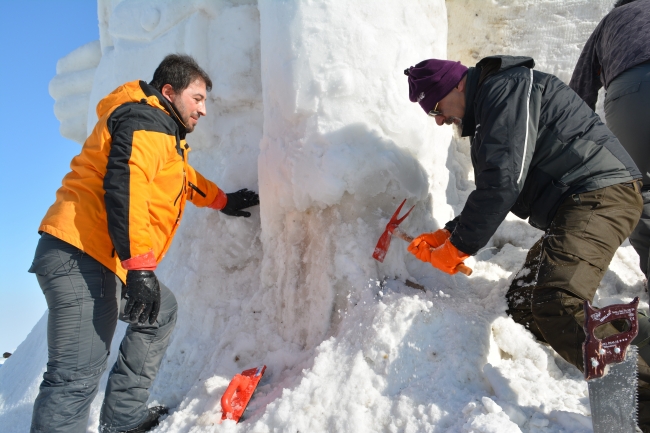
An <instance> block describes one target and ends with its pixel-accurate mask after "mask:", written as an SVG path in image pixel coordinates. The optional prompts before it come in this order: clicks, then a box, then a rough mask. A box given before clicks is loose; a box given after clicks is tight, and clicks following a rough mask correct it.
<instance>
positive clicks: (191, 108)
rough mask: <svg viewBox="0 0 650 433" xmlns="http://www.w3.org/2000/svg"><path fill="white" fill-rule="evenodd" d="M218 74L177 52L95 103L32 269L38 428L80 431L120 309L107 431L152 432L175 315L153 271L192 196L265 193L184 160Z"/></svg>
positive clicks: (232, 202)
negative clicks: (152, 394) (36, 303)
mask: <svg viewBox="0 0 650 433" xmlns="http://www.w3.org/2000/svg"><path fill="white" fill-rule="evenodd" d="M211 87H212V81H211V80H210V77H209V76H208V74H207V73H205V71H203V70H202V69H201V68H200V67H199V65H198V64H197V63H196V61H195V60H194V59H193V58H191V57H190V56H185V55H176V54H172V55H169V56H167V57H165V59H164V60H163V61H162V63H160V65H159V66H158V68H157V69H156V71H155V72H154V75H153V80H152V81H151V83H149V84H147V83H146V82H144V81H132V82H129V83H126V84H123V85H122V86H120V87H118V88H117V89H115V90H114V91H113V92H112V93H110V94H109V95H107V96H106V97H105V98H104V99H102V100H101V101H100V102H99V104H98V105H97V116H98V118H99V121H98V122H97V124H96V125H95V128H94V130H93V132H92V133H91V134H90V136H89V137H88V139H87V140H86V142H85V143H84V145H83V147H82V149H81V152H80V153H79V155H77V156H75V157H74V158H73V159H72V162H71V169H72V170H71V171H70V172H69V173H68V174H67V175H66V176H65V177H64V178H63V181H62V186H61V187H60V188H59V190H58V191H57V193H56V201H55V203H54V204H53V205H52V206H51V207H50V208H49V210H48V211H47V213H46V215H45V217H44V218H43V221H42V222H41V225H40V227H39V229H38V230H39V233H41V239H40V240H39V243H38V246H37V247H36V253H35V257H34V261H33V263H32V266H31V268H30V269H29V272H32V273H35V274H36V277H37V279H38V283H39V285H40V286H41V289H42V290H43V293H44V295H45V299H46V301H47V305H48V309H49V317H48V324H47V343H48V362H47V371H46V372H45V373H44V374H43V382H42V383H41V386H40V389H39V394H38V397H37V398H36V401H35V403H34V410H33V415H32V425H31V431H32V432H48V433H54V432H60V433H64V432H65V433H73V432H85V431H86V429H87V424H88V415H89V411H90V405H91V403H92V400H93V398H94V397H95V394H96V393H97V390H98V387H99V380H100V378H101V376H102V373H103V372H104V370H105V369H106V366H107V365H106V364H107V359H108V355H109V349H110V345H111V340H112V338H113V334H114V332H115V326H116V324H117V320H118V317H119V319H121V320H123V321H126V322H128V323H129V326H128V328H127V331H126V335H125V336H124V339H123V340H122V344H121V345H120V351H119V354H118V357H117V361H116V363H115V365H114V366H113V368H112V370H111V372H110V375H109V377H108V383H107V385H106V395H105V397H104V402H103V405H102V409H101V415H100V431H102V432H111V433H112V432H131V433H134V432H145V431H148V430H150V429H151V428H153V427H154V426H156V425H157V424H158V419H159V417H160V416H161V415H163V414H165V413H166V412H167V409H166V408H165V407H162V406H157V407H153V408H148V407H147V399H148V398H149V391H148V389H149V387H150V386H151V384H152V383H153V380H154V379H155V377H156V374H157V372H158V369H159V367H160V363H161V361H162V358H163V355H164V354H165V350H166V348H167V345H168V342H169V338H170V335H171V333H172V330H173V328H174V325H175V323H176V313H177V303H176V298H175V297H174V295H173V293H172V292H171V291H170V290H169V289H168V288H167V287H166V286H165V285H164V284H162V283H161V282H159V281H158V279H157V278H156V275H155V273H154V270H155V269H156V266H157V265H158V263H160V261H161V260H162V259H163V257H164V256H165V253H166V252H167V250H168V249H169V246H170V244H171V242H172V239H173V238H174V234H175V233H176V230H177V229H178V225H179V224H180V221H181V219H182V217H183V213H184V210H185V206H186V203H187V201H188V200H189V201H191V202H192V203H193V204H194V205H196V206H199V207H209V208H212V209H216V210H221V212H223V213H225V214H227V215H233V216H243V217H248V216H250V213H248V212H246V211H243V210H242V209H245V208H247V207H250V206H254V205H257V204H259V199H258V196H257V194H256V193H255V192H252V191H248V190H246V189H243V190H240V191H237V192H235V193H231V194H225V193H224V192H223V191H222V190H221V189H219V188H218V187H217V186H216V185H215V184H214V183H213V182H211V181H209V180H207V179H205V178H204V177H203V176H202V175H201V174H200V173H199V172H197V171H196V170H194V169H193V168H192V166H190V165H189V163H188V154H189V151H190V148H189V146H188V145H187V143H186V141H185V135H186V134H188V133H190V132H192V131H193V130H194V127H195V126H196V124H197V122H198V120H199V118H200V117H201V116H205V114H206V96H207V92H208V91H210V89H211Z"/></svg>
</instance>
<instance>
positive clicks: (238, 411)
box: [221, 365, 266, 422]
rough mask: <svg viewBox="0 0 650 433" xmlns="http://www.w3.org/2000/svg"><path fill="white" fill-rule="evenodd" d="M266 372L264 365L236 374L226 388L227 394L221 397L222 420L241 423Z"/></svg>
mask: <svg viewBox="0 0 650 433" xmlns="http://www.w3.org/2000/svg"><path fill="white" fill-rule="evenodd" d="M265 370H266V365H263V366H261V367H257V368H251V369H249V370H244V371H242V373H241V374H236V375H235V377H233V378H232V380H231V381H230V385H228V388H226V392H224V393H223V396H222V397H221V410H222V411H223V415H221V419H222V420H225V419H231V420H233V421H235V422H239V419H240V418H241V416H242V415H243V414H244V411H245V410H246V406H248V402H249V401H250V400H251V397H253V393H254V392H255V388H257V384H258V383H259V382H260V379H262V376H263V375H264V371H265Z"/></svg>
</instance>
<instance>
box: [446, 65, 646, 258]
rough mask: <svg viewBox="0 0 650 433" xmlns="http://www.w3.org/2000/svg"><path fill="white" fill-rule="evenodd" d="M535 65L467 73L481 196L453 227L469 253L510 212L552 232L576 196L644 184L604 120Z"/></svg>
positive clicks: (468, 131)
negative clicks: (552, 225) (566, 203)
mask: <svg viewBox="0 0 650 433" xmlns="http://www.w3.org/2000/svg"><path fill="white" fill-rule="evenodd" d="M534 65H535V62H534V60H533V59H532V58H530V57H510V56H492V57H487V58H485V59H483V60H481V61H480V62H479V63H478V64H477V65H476V67H475V68H470V69H469V71H468V74H467V84H466V88H465V98H466V100H465V103H466V111H465V116H464V117H463V136H470V137H471V157H472V164H473V166H474V179H475V183H476V190H475V191H473V192H472V193H471V194H470V195H469V197H468V199H467V203H466V204H465V207H464V208H463V211H462V212H461V214H460V215H459V216H458V217H456V218H455V219H454V220H453V221H450V222H449V223H447V226H446V228H447V229H448V230H450V231H451V232H452V236H451V239H450V240H451V243H452V244H454V246H456V248H458V249H459V250H460V251H462V252H464V253H467V254H475V253H476V252H477V251H478V250H479V249H480V248H482V247H483V246H485V244H487V242H488V241H489V239H490V238H491V237H492V235H493V234H494V232H495V231H496V229H497V227H499V225H500V224H501V222H502V221H503V220H504V219H505V217H506V215H507V214H508V212H512V213H514V214H515V215H517V216H518V217H520V218H523V219H526V218H528V222H529V223H530V224H531V225H532V226H533V227H537V228H539V229H542V230H545V229H546V228H548V226H549V225H550V223H551V221H552V219H553V216H554V215H555V212H556V210H557V208H558V207H559V205H560V204H561V202H562V201H563V200H564V199H565V198H566V197H568V196H569V195H571V194H576V193H581V192H586V191H593V190H596V189H600V188H604V187H606V186H610V185H615V184H618V183H622V182H627V181H631V180H634V179H639V178H641V173H640V172H639V170H638V169H637V168H636V166H635V165H634V162H633V161H632V159H631V158H630V156H629V155H628V154H627V152H626V151H625V149H623V147H622V146H621V144H620V143H619V141H618V140H617V139H616V137H615V136H614V135H613V134H612V133H611V132H610V131H609V129H608V128H607V127H606V126H605V125H604V124H603V123H602V122H601V121H600V118H599V117H598V115H597V114H596V113H594V112H593V110H591V109H590V108H589V107H588V106H587V104H585V102H583V101H582V99H580V97H578V95H576V93H575V92H574V91H573V90H571V89H570V88H569V87H568V86H567V85H566V84H564V83H563V82H562V81H561V80H560V79H558V78H557V77H555V76H554V75H551V74H545V73H543V72H539V71H533V69H532V68H533V66H534Z"/></svg>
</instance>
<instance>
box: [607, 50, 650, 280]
mask: <svg viewBox="0 0 650 433" xmlns="http://www.w3.org/2000/svg"><path fill="white" fill-rule="evenodd" d="M649 107H650V62H645V63H643V64H641V65H637V66H635V67H633V68H630V69H628V70H627V71H625V72H623V73H622V74H621V75H619V76H618V77H616V78H615V79H614V80H613V81H612V82H611V83H610V85H609V87H608V88H607V98H606V99H605V119H606V121H607V126H608V127H609V129H611V130H612V132H613V133H614V135H616V137H617V138H618V139H619V141H620V142H621V144H622V145H623V147H624V148H625V150H627V153H629V154H630V156H631V157H632V159H633V160H634V163H635V164H636V165H637V166H638V167H639V170H640V171H641V173H642V174H643V184H644V188H643V189H644V191H643V192H644V193H643V202H644V207H643V214H642V215H641V219H640V220H639V224H638V225H637V226H636V228H635V229H634V231H633V232H632V234H631V235H630V243H631V244H632V246H633V247H634V249H635V250H636V252H637V253H638V254H639V257H640V258H641V260H640V267H641V271H642V272H643V273H644V274H645V276H646V278H648V271H650V265H649V262H648V260H649V259H650V108H649Z"/></svg>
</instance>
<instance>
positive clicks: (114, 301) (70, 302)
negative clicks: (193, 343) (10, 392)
mask: <svg viewBox="0 0 650 433" xmlns="http://www.w3.org/2000/svg"><path fill="white" fill-rule="evenodd" d="M30 272H33V273H35V274H36V276H37V279H38V282H39V285H40V286H41V289H42V290H43V293H44V294H45V299H46V301H47V304H48V309H49V316H48V330H47V340H48V363H47V371H46V372H45V374H44V375H43V382H42V383H41V387H40V390H39V394H38V397H37V398H36V401H35V403H34V411H33V414H32V427H31V431H32V433H36V432H48V433H49V432H53V433H59V432H61V433H63V432H66V433H77V432H79V433H81V432H85V431H86V429H87V425H88V415H89V412H90V405H91V403H92V401H93V398H94V397H95V395H96V393H97V390H98V385H99V380H100V378H101V376H102V373H103V372H104V371H105V370H106V361H107V359H108V354H109V350H110V345H111V340H112V339H113V334H114V332H115V326H116V324H117V319H118V313H119V311H123V308H124V302H123V301H122V302H118V299H120V298H121V297H120V292H121V282H120V281H119V279H118V278H117V277H116V276H115V274H114V273H113V272H111V271H110V270H108V269H107V268H105V267H104V266H103V265H101V264H100V263H99V262H97V261H96V260H95V259H93V258H92V257H90V256H88V255H87V254H84V253H83V252H82V251H80V250H78V249H77V248H75V247H73V246H71V245H69V244H67V243H66V242H63V241H61V240H59V239H57V238H55V237H52V236H50V235H48V234H43V236H42V237H41V240H40V241H39V243H38V246H37V248H36V254H35V258H34V262H33V263H32V267H31V268H30ZM160 288H161V309H160V314H159V315H158V319H157V321H156V322H155V323H154V324H153V325H150V326H149V325H148V326H134V325H130V326H129V328H128V329H127V332H126V335H125V337H124V340H123V341H122V345H121V346H120V354H119V357H118V360H117V362H116V364H115V367H114V368H113V370H112V371H111V375H110V378H109V381H108V385H107V389H106V396H105V399H104V406H103V407H102V415H101V420H100V421H101V422H102V423H103V424H105V425H106V426H107V428H108V431H121V430H127V429H129V428H131V427H134V426H136V425H138V424H139V423H140V422H141V421H142V420H143V419H144V418H145V417H146V415H147V406H146V403H147V399H148V398H149V393H148V391H147V388H148V387H149V386H150V385H151V383H152V381H153V379H154V378H155V375H156V372H157V371H158V367H159V366H160V363H161V361H162V357H163V355H164V353H165V349H166V348H167V343H168V342H169V336H170V334H171V331H172V329H173V327H174V324H175V322H176V311H177V304H176V298H175V297H174V295H173V294H172V293H171V291H170V290H169V289H168V288H167V287H165V286H164V285H163V284H161V285H160ZM120 304H121V306H120ZM118 308H119V309H120V310H119V311H118ZM120 318H122V317H121V316H120Z"/></svg>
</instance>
